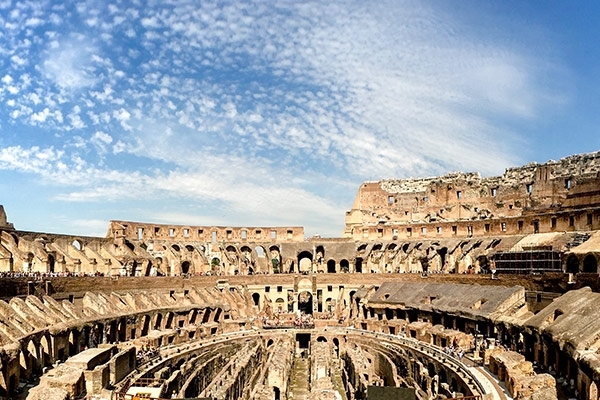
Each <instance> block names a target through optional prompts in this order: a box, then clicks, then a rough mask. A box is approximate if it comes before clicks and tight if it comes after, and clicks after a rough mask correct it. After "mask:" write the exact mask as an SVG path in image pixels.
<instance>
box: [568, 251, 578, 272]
mask: <svg viewBox="0 0 600 400" xmlns="http://www.w3.org/2000/svg"><path fill="white" fill-rule="evenodd" d="M578 272H579V259H578V258H577V256H576V255H575V254H570V255H569V257H567V273H571V274H576V273H578Z"/></svg>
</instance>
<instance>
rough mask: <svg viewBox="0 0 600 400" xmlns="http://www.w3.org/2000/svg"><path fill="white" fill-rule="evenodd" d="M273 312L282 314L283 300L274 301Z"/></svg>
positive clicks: (283, 309) (283, 308)
mask: <svg viewBox="0 0 600 400" xmlns="http://www.w3.org/2000/svg"><path fill="white" fill-rule="evenodd" d="M275 311H277V312H278V313H282V312H284V311H285V300H283V299H282V298H281V297H279V298H278V299H277V300H275Z"/></svg>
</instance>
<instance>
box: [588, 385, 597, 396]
mask: <svg viewBox="0 0 600 400" xmlns="http://www.w3.org/2000/svg"><path fill="white" fill-rule="evenodd" d="M597 398H598V386H597V385H596V382H594V381H592V382H591V383H590V389H589V393H588V399H590V400H596V399H597Z"/></svg>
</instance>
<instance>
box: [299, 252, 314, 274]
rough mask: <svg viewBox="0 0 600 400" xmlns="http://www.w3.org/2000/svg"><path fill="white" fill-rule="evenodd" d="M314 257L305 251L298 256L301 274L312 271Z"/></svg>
mask: <svg viewBox="0 0 600 400" xmlns="http://www.w3.org/2000/svg"><path fill="white" fill-rule="evenodd" d="M312 260H313V255H312V253H311V252H310V251H303V252H301V253H300V254H298V270H299V272H301V273H307V272H311V271H312Z"/></svg>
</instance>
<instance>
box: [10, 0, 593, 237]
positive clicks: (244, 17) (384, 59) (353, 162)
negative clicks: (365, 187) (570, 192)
mask: <svg viewBox="0 0 600 400" xmlns="http://www.w3.org/2000/svg"><path fill="white" fill-rule="evenodd" d="M536 3H537V2H535V1H533V2H522V1H501V2H482V1H469V0H461V1H400V0H391V1H385V0H384V1H364V0H361V1H351V0H348V1H321V0H317V1H314V2H313V1H298V0H293V1H280V2H276V1H257V2H250V1H249V2H243V3H242V2H239V1H204V0H190V1H184V0H181V1H179V0H177V1H168V0H159V1H152V0H149V1H135V0H129V1H120V0H115V1H110V0H107V1H95V0H89V1H85V0H81V1H69V0H61V1H43V0H42V1H40V0H32V1H14V0H0V26H1V28H0V54H1V57H0V204H3V205H4V207H5V210H6V212H7V214H8V219H9V221H11V222H13V223H14V224H15V227H16V228H17V229H21V230H33V231H45V232H58V233H73V234H82V235H100V236H104V235H105V233H106V230H107V226H108V221H109V220H111V219H125V220H133V221H144V222H156V223H173V224H192V225H227V226H289V225H294V226H295V225H301V226H304V227H305V232H306V234H307V236H310V235H313V234H315V233H318V234H321V235H322V236H334V237H337V236H340V235H341V233H342V230H343V225H344V212H345V211H346V210H349V209H350V207H351V206H352V202H353V200H354V197H355V195H356V192H357V189H358V187H359V186H360V184H361V182H363V181H365V180H380V179H384V178H408V177H425V176H432V175H439V174H445V173H449V172H454V171H479V172H481V174H482V175H484V176H491V175H499V174H502V173H503V171H504V169H505V168H506V167H511V166H520V165H523V164H526V163H528V162H531V161H537V162H546V161H548V160H550V159H559V158H562V157H565V156H567V155H571V154H575V153H584V152H592V151H597V150H600V135H598V127H599V126H600V112H599V107H600V102H599V97H598V94H599V93H600V74H598V71H600V50H599V48H598V46H597V44H596V38H597V37H598V33H599V32H598V28H597V27H596V26H595V25H596V21H597V20H598V18H599V17H600V10H599V9H598V7H597V4H596V2H592V1H590V2H588V3H586V2H584V1H582V2H572V1H567V0H565V1H561V2H553V1H544V2H539V4H536Z"/></svg>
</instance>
